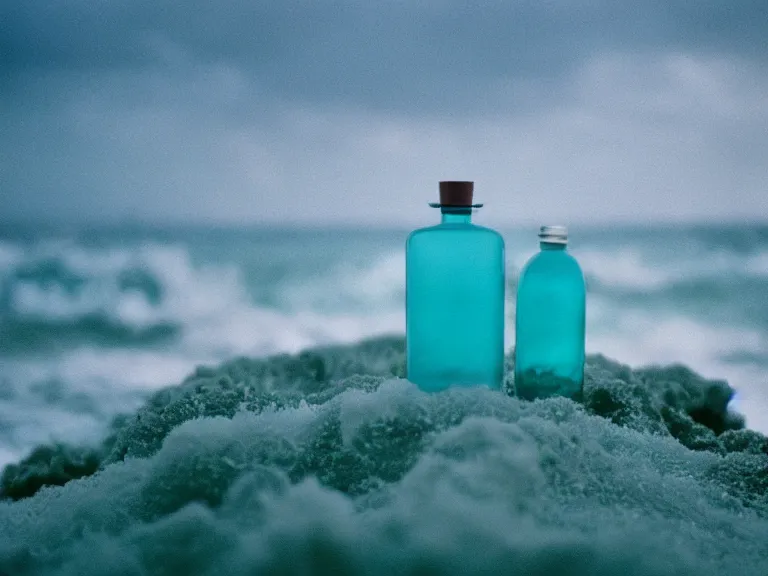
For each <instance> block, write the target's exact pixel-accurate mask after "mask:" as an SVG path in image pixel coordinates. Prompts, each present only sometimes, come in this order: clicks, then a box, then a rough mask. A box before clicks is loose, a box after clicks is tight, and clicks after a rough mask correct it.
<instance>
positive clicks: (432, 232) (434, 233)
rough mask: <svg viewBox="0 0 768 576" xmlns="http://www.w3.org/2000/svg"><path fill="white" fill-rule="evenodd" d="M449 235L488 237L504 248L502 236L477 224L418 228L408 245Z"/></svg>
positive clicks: (408, 239) (412, 234)
mask: <svg viewBox="0 0 768 576" xmlns="http://www.w3.org/2000/svg"><path fill="white" fill-rule="evenodd" d="M449 234H450V235H457V234H462V235H463V234H466V235H468V236H469V235H471V236H473V237H486V238H488V239H489V240H491V241H493V242H495V243H498V244H499V245H501V246H502V247H503V246H504V238H503V236H502V235H501V234H499V233H498V232H497V231H496V230H493V229H492V228H486V227H485V226H478V225H477V224H436V225H434V226H426V227H424V228H418V229H416V230H414V231H413V232H411V233H410V234H409V235H408V238H407V240H406V243H407V244H409V245H410V244H412V243H413V242H418V241H420V240H421V239H422V238H424V239H428V238H439V237H440V236H442V235H449Z"/></svg>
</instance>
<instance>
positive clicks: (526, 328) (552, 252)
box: [515, 226, 586, 400]
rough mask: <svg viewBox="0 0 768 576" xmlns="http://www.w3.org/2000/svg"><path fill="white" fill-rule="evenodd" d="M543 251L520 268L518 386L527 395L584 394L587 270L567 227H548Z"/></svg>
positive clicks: (542, 240)
mask: <svg viewBox="0 0 768 576" xmlns="http://www.w3.org/2000/svg"><path fill="white" fill-rule="evenodd" d="M539 238H540V246H541V251H540V252H539V253H538V254H536V255H535V256H534V257H533V258H531V259H530V260H529V261H528V263H527V264H526V265H525V267H524V268H523V269H522V271H521V272H520V279H519V281H518V285H517V304H516V315H515V390H516V393H517V395H518V396H519V397H521V398H525V399H527V400H533V399H535V398H545V397H548V396H567V397H569V398H573V399H575V400H579V399H581V396H582V390H583V384H584V324H585V316H586V287H585V283H584V275H583V274H582V271H581V268H580V267H579V264H578V262H576V259H575V258H573V256H571V255H570V254H569V253H568V252H567V250H566V246H567V244H568V232H567V230H566V229H565V228H564V227H563V226H542V227H541V231H540V233H539Z"/></svg>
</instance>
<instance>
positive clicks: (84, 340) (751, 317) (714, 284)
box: [0, 225, 768, 465]
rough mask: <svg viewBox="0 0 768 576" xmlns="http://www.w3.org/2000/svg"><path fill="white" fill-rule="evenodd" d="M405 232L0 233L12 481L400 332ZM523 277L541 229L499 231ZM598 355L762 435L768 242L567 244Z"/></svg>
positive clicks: (722, 235) (658, 230) (731, 234)
mask: <svg viewBox="0 0 768 576" xmlns="http://www.w3.org/2000/svg"><path fill="white" fill-rule="evenodd" d="M407 232H408V231H406V230H391V231H379V230H376V231H364V230H350V229H339V230H281V229H253V230H247V229H237V230H227V229H222V228H218V229H216V228H178V227H177V228H169V229H152V228H141V227H123V228H120V227H112V228H106V227H103V228H91V229H88V228H72V229H58V230H53V229H36V228H34V227H22V226H16V227H8V226H6V227H4V228H3V229H2V231H0V465H4V464H6V463H8V462H11V461H15V460H17V459H18V458H20V457H22V456H23V455H25V454H26V453H28V452H29V450H30V449H31V448H33V447H34V446H36V445H38V444H41V443H45V442H52V441H58V440H63V441H67V442H87V441H89V440H92V439H93V438H97V437H100V436H101V435H102V434H103V433H104V431H105V430H106V429H107V427H108V426H109V423H110V422H111V421H112V419H113V418H114V416H115V415H117V414H121V413H125V414H131V413H133V412H134V411H135V410H136V409H137V408H138V407H139V406H140V405H141V404H142V402H143V401H144V399H145V398H146V397H147V395H148V394H149V393H150V392H151V391H153V390H156V389H158V388H161V387H163V386H166V385H169V384H173V383H176V382H179V381H180V380H181V379H182V378H183V377H184V376H186V375H187V374H189V373H190V372H191V371H192V370H193V369H194V367H195V366H197V365H199V364H208V365H213V364H217V363H219V362H221V361H223V360H226V359H229V358H232V357H234V356H240V355H244V356H255V357H258V356H264V355H269V354H275V353H279V352H297V351H299V350H302V349H305V348H308V347H312V346H317V345H323V344H330V343H352V342H356V341H359V340H360V339H361V338H365V337H370V336H375V335H380V334H398V333H403V332H404V288H403V285H404V253H403V246H404V241H405V237H406V235H407ZM502 232H503V233H504V236H505V241H506V246H507V258H508V270H509V277H510V289H509V290H508V294H507V296H508V298H507V299H508V306H507V308H508V320H507V334H506V346H507V349H509V348H510V347H511V346H513V344H514V322H513V320H512V314H513V311H514V282H515V273H516V271H517V270H519V269H520V268H521V267H522V265H523V264H524V263H525V261H526V259H527V258H528V257H530V255H531V254H533V253H534V252H535V251H536V250H537V249H538V245H537V240H536V230H534V229H531V230H522V229H516V230H502ZM570 250H571V252H572V253H573V254H574V255H575V256H576V257H577V258H578V260H579V262H580V263H581V265H582V267H583V269H584V270H585V274H586V276H587V282H588V291H589V294H588V318H587V351H588V352H599V353H602V354H605V355H606V356H608V357H611V358H614V359H616V360H618V361H620V362H624V363H626V364H629V365H630V366H643V365H647V364H654V363H658V364H669V363H682V364H685V365H687V366H690V367H691V368H693V369H695V370H697V371H699V372H700V373H702V374H703V375H705V376H707V377H711V378H724V379H726V380H727V381H728V382H729V383H730V384H731V385H732V386H733V387H734V388H735V390H736V392H737V394H736V396H735V398H734V400H733V402H732V405H733V408H734V409H736V410H738V411H739V412H741V413H743V414H744V415H745V416H746V418H747V423H748V426H750V427H752V428H754V429H757V430H761V431H763V432H768V305H766V304H768V296H767V294H768V227H766V226H714V225H713V226H706V227H704V226H699V227H695V226H689V227H679V226H674V227H673V226H666V227H665V226H656V227H645V228H620V227H617V228H613V229H573V230H572V231H571V245H570Z"/></svg>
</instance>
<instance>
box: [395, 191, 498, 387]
mask: <svg viewBox="0 0 768 576" xmlns="http://www.w3.org/2000/svg"><path fill="white" fill-rule="evenodd" d="M472 193H473V183H472V182H440V203H439V204H430V205H431V206H433V207H435V208H439V209H440V212H441V214H442V221H441V222H440V224H438V225H436V226H431V227H429V228H422V229H420V230H416V231H414V232H412V233H411V235H410V236H409V237H408V241H407V243H406V260H405V261H406V370H407V375H408V379H409V380H410V381H411V382H414V383H415V384H417V385H418V386H419V387H420V388H421V389H423V390H426V391H430V392H435V391H439V390H444V389H446V388H448V387H450V386H454V385H458V386H475V385H484V386H489V387H491V388H497V389H498V388H500V387H501V382H502V377H503V369H504V288H505V280H504V265H505V260H504V240H503V239H502V237H501V235H500V234H498V233H497V232H495V231H493V230H491V229H489V228H483V227H482V226H476V225H475V224H472V210H473V209H475V208H479V207H480V206H482V205H481V204H472Z"/></svg>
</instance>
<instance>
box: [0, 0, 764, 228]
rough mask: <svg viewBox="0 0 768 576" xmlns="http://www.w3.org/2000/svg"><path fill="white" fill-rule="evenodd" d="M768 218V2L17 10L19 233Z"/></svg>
mask: <svg viewBox="0 0 768 576" xmlns="http://www.w3.org/2000/svg"><path fill="white" fill-rule="evenodd" d="M440 179H470V180H475V181H476V199H477V200H478V201H483V202H485V203H486V208H485V209H484V210H485V215H486V219H487V220H492V221H497V222H529V221H533V222H539V221H547V222H553V221H558V222H561V223H576V222H579V223H581V222H606V221H611V220H620V221H639V222H647V221H657V220H699V221H700V220H745V219H748V220H762V219H766V218H768V2H766V1H765V0H744V1H734V0H730V1H723V0H697V1H692V0H689V1H682V0H636V1H633V2H629V1H621V0H605V1H600V0H593V1H584V2H576V1H557V0H552V1H546V0H535V1H525V2H520V1H512V0H507V1H491V2H480V3H468V2H458V1H453V0H443V1H437V0H424V1H406V0H402V1H398V0H389V1H386V2H372V1H359V2H327V1H324V0H311V1H298V2H297V1H292V0H281V1H273V2H260V1H254V0H250V1H246V0H219V1H216V2H214V1H208V2H203V1H201V0H190V1H187V2H183V3H182V2H167V1H165V0H125V1H110V0H104V1H98V2H97V1H93V0H70V1H67V2H63V1H45V2H44V1H40V0H5V1H4V2H2V3H0V220H15V219H23V220H30V219H31V220H34V219H41V220H45V221H57V220H61V221H81V220H85V221H101V222H104V221H120V220H126V219H128V220H148V221H153V222H168V221H174V222H175V221H182V222H187V221H201V222H220V223H229V222H232V223H253V222H270V223H286V222H320V223H327V222H366V223H372V224H396V223H409V222H413V221H416V220H422V219H423V218H424V217H425V216H428V217H431V216H432V215H431V214H430V213H429V211H428V208H426V207H425V203H426V202H427V201H431V200H434V199H435V197H436V194H437V181H438V180H440Z"/></svg>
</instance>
